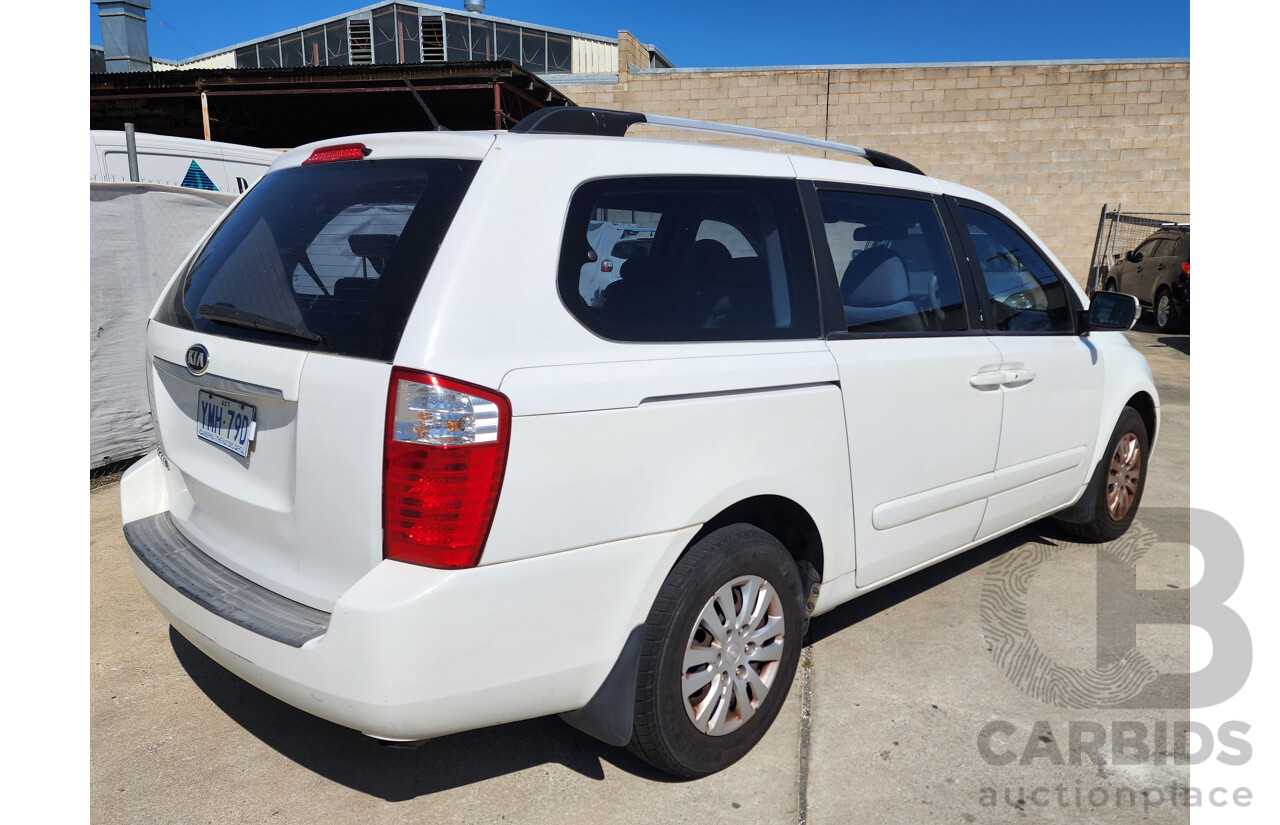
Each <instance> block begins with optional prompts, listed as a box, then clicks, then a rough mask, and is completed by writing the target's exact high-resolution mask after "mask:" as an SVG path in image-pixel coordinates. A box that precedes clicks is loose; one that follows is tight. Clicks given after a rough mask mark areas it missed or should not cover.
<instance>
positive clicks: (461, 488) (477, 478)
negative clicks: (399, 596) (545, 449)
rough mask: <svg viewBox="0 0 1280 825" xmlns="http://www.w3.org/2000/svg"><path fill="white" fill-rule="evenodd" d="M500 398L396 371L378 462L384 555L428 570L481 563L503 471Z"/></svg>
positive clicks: (504, 431)
mask: <svg viewBox="0 0 1280 825" xmlns="http://www.w3.org/2000/svg"><path fill="white" fill-rule="evenodd" d="M510 434H511V406H510V404H509V403H508V402H507V399H506V398H504V397H503V396H502V395H500V394H498V393H496V392H494V391H492V390H487V389H484V388H482V387H475V386H472V385H470V384H463V383H461V382H459V381H452V380H450V379H447V378H441V377H439V376H436V375H429V374H427V373H421V372H414V371H411V370H404V369H399V368H395V369H392V370H391V388H390V390H389V392H388V399H387V435H386V446H385V455H384V456H383V479H382V506H383V555H384V556H385V557H386V558H388V559H395V560H397V561H405V562H410V563H412V564H422V565H426V566H428V567H447V568H457V567H472V566H474V565H475V564H476V562H478V561H479V560H480V553H481V551H482V550H484V543H485V539H486V538H488V535H489V526H490V525H491V524H492V522H493V513H494V510H495V509H496V508H497V506H498V492H499V490H500V489H501V487H502V474H503V470H504V469H505V468H506V461H507V444H508V442H509V440H510Z"/></svg>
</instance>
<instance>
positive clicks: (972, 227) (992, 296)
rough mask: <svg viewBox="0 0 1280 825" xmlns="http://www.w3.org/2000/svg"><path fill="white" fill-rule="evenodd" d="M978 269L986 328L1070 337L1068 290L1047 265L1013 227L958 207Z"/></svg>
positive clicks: (979, 212) (984, 213)
mask: <svg viewBox="0 0 1280 825" xmlns="http://www.w3.org/2000/svg"><path fill="white" fill-rule="evenodd" d="M961 212H962V213H963V215H964V222H965V226H966V227H968V229H969V237H970V239H972V241H973V247H974V251H975V252H976V253H977V255H978V259H977V262H978V265H979V266H980V267H981V268H982V277H983V280H984V281H985V289H986V294H985V296H984V297H985V298H986V299H987V301H988V310H987V325H988V327H990V328H991V329H995V330H1002V331H1007V332H1021V333H1028V332H1074V330H1075V322H1074V319H1073V318H1072V312H1071V309H1072V305H1071V300H1070V298H1068V297H1067V288H1066V287H1065V286H1064V285H1063V283H1062V281H1060V280H1059V279H1058V275H1057V273H1056V272H1054V271H1053V268H1052V267H1050V266H1049V264H1048V262H1046V261H1045V259H1044V258H1042V257H1041V256H1040V253H1039V252H1037V251H1036V249H1035V248H1034V247H1033V246H1032V245H1031V242H1030V241H1028V240H1027V239H1026V238H1025V237H1023V235H1022V233H1021V232H1019V231H1018V230H1017V229H1015V228H1014V227H1013V226H1012V225H1011V224H1009V223H1007V222H1006V221H1004V219H1002V218H998V217H996V216H995V215H992V214H991V213H989V212H985V211H982V210H979V209H973V208H970V207H967V206H963V207H961Z"/></svg>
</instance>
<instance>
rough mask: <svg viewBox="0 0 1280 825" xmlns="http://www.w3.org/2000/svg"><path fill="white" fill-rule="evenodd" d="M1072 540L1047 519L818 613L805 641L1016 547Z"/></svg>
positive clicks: (847, 625) (849, 624)
mask: <svg viewBox="0 0 1280 825" xmlns="http://www.w3.org/2000/svg"><path fill="white" fill-rule="evenodd" d="M1070 541H1073V539H1071V538H1070V537H1069V536H1068V535H1067V534H1066V533H1064V532H1061V530H1060V529H1059V528H1058V527H1057V526H1056V525H1055V524H1054V523H1053V522H1052V521H1048V520H1045V521H1039V522H1036V523H1034V524H1031V525H1028V526H1027V527H1023V528H1021V529H1019V530H1015V531H1014V532H1012V533H1009V534H1008V535H1006V536H1002V537H1000V538H998V539H995V540H994V541H991V542H988V543H987V544H983V545H979V546H978V547H975V548H973V549H972V550H966V551H965V552H963V553H961V554H960V555H958V556H954V557H952V558H950V559H947V560H946V561H944V562H939V563H938V564H935V565H933V566H931V567H926V568H925V569H924V570H921V571H920V572H918V573H912V574H911V575H910V576H907V577H906V578H904V579H901V580H899V581H896V582H894V583H893V584H888V585H885V586H884V587H881V588H880V589H879V590H873V591H871V592H870V593H868V594H866V595H865V596H859V597H858V598H856V599H854V600H853V601H849V602H845V603H844V604H842V605H840V606H839V607H837V608H836V609H835V610H832V611H831V612H830V613H824V614H822V615H821V616H818V617H817V618H815V619H814V620H813V621H812V622H810V623H809V634H808V636H807V637H806V641H807V642H808V643H809V644H817V643H820V642H821V641H822V640H823V639H825V638H827V637H828V636H834V635H835V634H837V633H839V632H840V631H842V630H845V629H847V628H850V627H852V626H853V625H855V624H857V623H858V622H861V621H863V620H864V619H868V618H870V617H872V616H874V615H876V614H877V613H882V612H884V611H885V610H888V609H889V608H891V607H893V606H894V605H897V604H901V603H902V602H905V601H907V600H908V599H911V598H913V597H915V596H918V595H920V594H921V593H923V592H925V591H926V590H929V589H931V588H934V587H937V586H938V585H940V584H942V583H943V582H946V581H948V580H950V579H953V578H955V577H956V576H959V575H962V574H964V573H967V572H968V571H970V570H972V569H973V568H975V567H981V566H982V565H984V564H986V563H987V562H990V561H992V560H993V559H996V558H999V557H1000V556H1002V555H1004V554H1005V553H1007V552H1009V551H1010V550H1013V549H1014V548H1016V547H1021V546H1022V545H1024V544H1033V543H1034V544H1047V545H1057V544H1061V543H1063V542H1070Z"/></svg>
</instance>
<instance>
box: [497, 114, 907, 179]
mask: <svg viewBox="0 0 1280 825" xmlns="http://www.w3.org/2000/svg"><path fill="white" fill-rule="evenodd" d="M637 123H647V124H649V125H651V126H665V127H667V128H671V129H689V130H692V131H696V132H717V133H720V134H729V135H739V136H741V137H753V138H760V139H762V140H772V141H776V142H778V143H789V144H792V145H795V146H808V147H810V148H813V149H824V150H826V151H828V152H840V153H842V154H846V155H857V156H858V157H861V158H864V159H866V160H867V161H869V162H870V163H871V165H872V166H879V167H880V168H882V169H896V170H898V171H899V172H910V173H912V174H915V175H923V174H924V172H922V171H920V170H919V169H918V168H916V167H915V166H913V165H911V164H910V163H907V162H906V161H905V160H903V159H902V158H898V157H894V156H893V155H889V154H886V153H884V152H878V151H876V150H875V149H864V148H862V147H861V146H850V145H848V144H846V143H835V142H833V141H830V140H819V139H818V138H809V137H801V136H800V135H789V134H787V133H786V132H773V131H770V130H768V129H753V128H751V127H749V126H731V125H729V124H727V123H714V122H711V121H707V120H689V119H687V118H683V117H667V116H666V115H646V114H642V113H640V112H619V111H615V110H613V109H592V108H588V107H585V106H549V107H547V108H545V109H539V110H538V111H536V112H534V113H533V114H531V115H528V116H527V117H525V118H524V119H523V120H521V121H520V122H519V123H517V124H515V125H514V126H512V127H511V131H512V132H523V133H525V134H531V135H597V136H600V137H622V136H623V135H625V134H626V133H627V130H628V129H630V128H631V127H632V126H635V125H636V124H637Z"/></svg>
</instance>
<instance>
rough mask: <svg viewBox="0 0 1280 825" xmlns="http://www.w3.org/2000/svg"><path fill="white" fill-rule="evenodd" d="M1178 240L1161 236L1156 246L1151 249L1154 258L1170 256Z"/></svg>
mask: <svg viewBox="0 0 1280 825" xmlns="http://www.w3.org/2000/svg"><path fill="white" fill-rule="evenodd" d="M1177 245H1178V242H1177V241H1176V240H1175V239H1173V238H1161V239H1160V240H1159V241H1157V242H1156V246H1155V248H1154V249H1152V250H1151V257H1153V258H1168V257H1170V256H1172V255H1173V249H1174V247H1176V246H1177Z"/></svg>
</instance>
